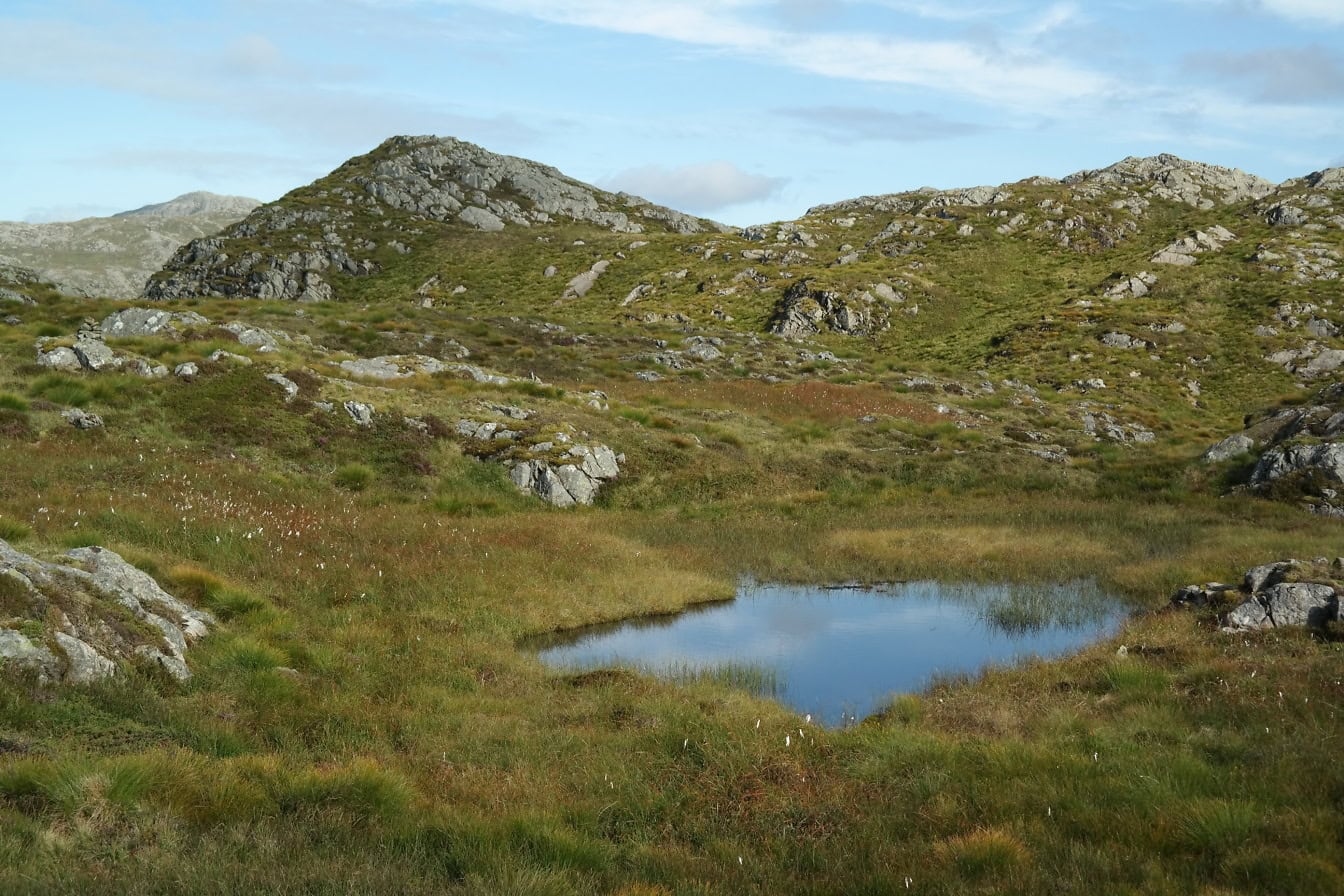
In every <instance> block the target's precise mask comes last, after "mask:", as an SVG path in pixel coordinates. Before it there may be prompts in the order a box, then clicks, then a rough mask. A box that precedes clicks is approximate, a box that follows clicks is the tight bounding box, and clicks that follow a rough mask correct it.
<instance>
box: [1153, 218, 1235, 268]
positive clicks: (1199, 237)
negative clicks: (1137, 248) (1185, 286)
mask: <svg viewBox="0 0 1344 896" xmlns="http://www.w3.org/2000/svg"><path fill="white" fill-rule="evenodd" d="M1236 238H1237V237H1236V234H1234V233H1233V232H1232V231H1230V230H1228V229H1227V228H1226V227H1221V226H1219V225H1217V224H1215V225H1214V226H1212V227H1208V228H1206V229H1204V230H1196V231H1194V232H1193V233H1191V234H1190V235H1189V236H1184V237H1181V238H1180V239H1179V240H1176V241H1175V242H1173V243H1170V244H1169V245H1167V246H1166V247H1164V248H1162V249H1159V250H1158V251H1157V252H1155V253H1153V257H1152V259H1151V260H1152V262H1153V263H1154V264H1173V265H1178V266H1181V267H1189V266H1190V265H1192V264H1194V263H1195V256H1196V255H1202V254H1204V253H1205V252H1216V251H1218V250H1219V249H1221V248H1223V246H1225V245H1227V244H1228V243H1229V242H1231V241H1232V240H1235V239H1236Z"/></svg>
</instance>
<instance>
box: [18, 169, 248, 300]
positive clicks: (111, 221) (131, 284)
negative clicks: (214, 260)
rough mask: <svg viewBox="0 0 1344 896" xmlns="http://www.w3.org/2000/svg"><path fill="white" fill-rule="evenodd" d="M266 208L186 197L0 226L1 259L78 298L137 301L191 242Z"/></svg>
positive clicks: (231, 199)
mask: <svg viewBox="0 0 1344 896" xmlns="http://www.w3.org/2000/svg"><path fill="white" fill-rule="evenodd" d="M257 205H259V203H258V202H257V201H256V200H255V199H246V198H244V197H241V196H217V195H215V194H213V193H187V194H185V195H183V196H179V197H177V198H176V199H173V200H170V201H168V202H163V203H159V204H157V205H147V206H145V207H143V208H139V209H135V210H133V211H128V212H121V213H120V214H117V215H113V216H111V217H108V218H85V219H83V220H81V221H70V222H56V223H49V224H27V223H23V222H16V221H2V222H0V261H7V262H9V263H12V264H16V265H21V266H24V267H27V268H31V269H32V270H34V271H36V272H37V273H38V274H39V275H40V276H41V277H42V278H43V279H45V280H49V281H51V282H53V283H55V284H56V285H57V286H58V287H59V288H60V289H61V290H63V291H64V292H66V293H69V294H72V295H80V296H89V297H93V296H103V297H109V298H131V297H134V296H136V295H139V293H140V290H141V289H143V288H144V284H145V280H146V279H148V277H149V275H150V274H152V273H154V272H155V271H156V270H158V269H159V268H160V267H162V266H163V263H164V262H165V261H167V260H168V259H169V258H170V257H171V256H172V254H173V252H175V251H176V250H177V249H178V247H180V246H181V245H182V244H183V243H186V242H187V241H189V240H192V239H196V238H197V237H201V236H205V235H208V234H211V233H215V232H216V231H218V230H220V229H221V228H223V227H226V226H228V225H229V224H232V223H233V222H235V221H237V220H238V219H239V218H242V217H243V216H244V215H246V214H247V213H248V212H249V211H251V210H252V209H254V208H256V207H257Z"/></svg>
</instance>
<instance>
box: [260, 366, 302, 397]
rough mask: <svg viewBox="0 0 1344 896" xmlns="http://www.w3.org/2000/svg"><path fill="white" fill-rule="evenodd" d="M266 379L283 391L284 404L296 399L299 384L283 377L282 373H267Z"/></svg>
mask: <svg viewBox="0 0 1344 896" xmlns="http://www.w3.org/2000/svg"><path fill="white" fill-rule="evenodd" d="M266 379H267V380H268V381H270V382H272V383H275V384H276V385H277V386H279V387H280V388H281V389H283V390H284V392H285V403H286V404H288V403H289V402H291V401H293V400H294V399H295V398H297V397H298V394H299V384H298V383H296V382H294V381H293V380H291V379H290V378H289V377H287V376H285V375H284V374H283V373H268V374H266Z"/></svg>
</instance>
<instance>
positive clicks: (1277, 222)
mask: <svg viewBox="0 0 1344 896" xmlns="http://www.w3.org/2000/svg"><path fill="white" fill-rule="evenodd" d="M1307 220H1308V218H1307V213H1306V212H1304V211H1303V210H1302V209H1300V208H1297V207H1296V206H1293V205H1285V204H1284V203H1282V202H1280V203H1277V204H1275V205H1272V206H1270V208H1269V209H1268V210H1267V211H1266V212H1265V221H1266V222H1267V223H1268V224H1269V225H1270V226H1271V227H1300V226H1302V225H1303V224H1305V223H1307Z"/></svg>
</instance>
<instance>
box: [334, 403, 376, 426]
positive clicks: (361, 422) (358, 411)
mask: <svg viewBox="0 0 1344 896" xmlns="http://www.w3.org/2000/svg"><path fill="white" fill-rule="evenodd" d="M341 406H342V407H343V408H345V412H346V413H347V414H349V415H350V419H351V420H353V421H355V424H356V425H358V426H372V425H373V406H372V405H368V404H365V403H364V402H362V401H347V402H345V403H343V404H342V405H341Z"/></svg>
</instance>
